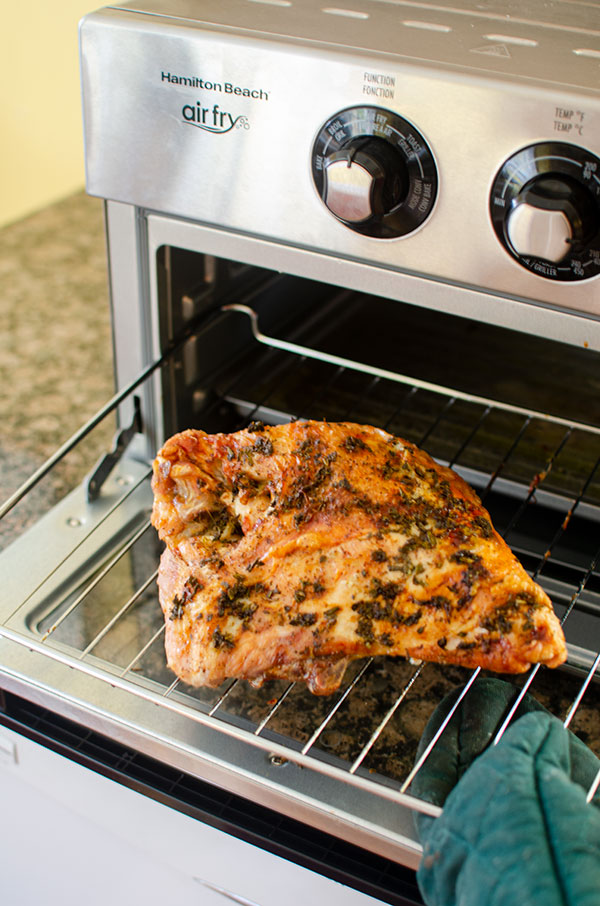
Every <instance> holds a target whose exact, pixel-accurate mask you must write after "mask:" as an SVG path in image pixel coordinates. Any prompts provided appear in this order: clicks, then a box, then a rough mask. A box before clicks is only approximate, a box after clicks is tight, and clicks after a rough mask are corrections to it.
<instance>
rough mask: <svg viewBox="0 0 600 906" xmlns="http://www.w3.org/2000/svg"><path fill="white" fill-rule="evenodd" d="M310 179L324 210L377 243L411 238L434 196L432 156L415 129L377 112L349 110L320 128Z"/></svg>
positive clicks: (382, 111) (398, 118)
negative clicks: (403, 237)
mask: <svg viewBox="0 0 600 906" xmlns="http://www.w3.org/2000/svg"><path fill="white" fill-rule="evenodd" d="M312 173H313V179H314V183H315V186H316V189H317V192H318V193H319V195H320V196H321V198H322V200H323V202H324V203H325V205H326V206H327V208H328V209H329V210H330V211H331V213H332V214H334V215H335V217H337V218H338V220H340V221H342V223H344V224H345V225H346V226H348V227H349V228H350V229H352V230H355V231H356V232H357V233H362V234H363V235H366V236H374V237H376V238H378V239H395V238H397V237H399V236H406V235H407V234H408V233H412V232H414V230H416V229H418V227H420V226H421V224H422V223H424V221H425V220H426V219H427V218H428V217H429V215H430V213H431V211H432V209H433V206H434V204H435V199H436V194H437V169H436V165H435V161H434V159H433V154H432V153H431V150H430V148H429V146H428V144H427V142H426V141H425V139H424V137H423V136H422V135H421V133H420V132H418V131H417V130H416V129H415V127H414V126H413V125H412V124H411V123H409V122H407V120H405V119H403V118H402V117H401V116H398V114H396V113H392V111H390V110H385V109H383V108H381V107H370V106H366V107H348V108H347V109H346V110H342V111H340V112H339V113H336V114H335V116H332V117H330V119H328V120H327V122H326V123H325V124H324V125H323V126H322V127H321V129H320V131H319V134H318V136H317V139H316V141H315V143H314V146H313V153H312Z"/></svg>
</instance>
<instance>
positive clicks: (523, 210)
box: [506, 176, 597, 264]
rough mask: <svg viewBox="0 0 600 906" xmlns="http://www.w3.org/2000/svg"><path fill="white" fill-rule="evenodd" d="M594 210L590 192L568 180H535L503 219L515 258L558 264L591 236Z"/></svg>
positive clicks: (549, 178) (566, 178)
mask: <svg viewBox="0 0 600 906" xmlns="http://www.w3.org/2000/svg"><path fill="white" fill-rule="evenodd" d="M595 222H596V210H595V205H594V202H593V199H592V198H591V196H590V194H589V192H588V191H587V190H586V189H585V188H584V187H583V186H581V185H580V184H579V183H578V182H576V181H575V180H573V179H569V177H567V176H538V177H536V178H534V179H533V180H532V182H531V183H530V184H528V185H526V186H525V187H524V189H523V190H522V191H521V192H519V194H518V195H517V196H516V198H515V199H514V201H513V204H512V207H511V209H510V210H509V212H508V215H507V219H506V235H507V238H508V241H509V242H510V244H511V246H512V248H513V249H514V251H515V252H516V254H517V255H522V256H527V257H531V256H533V257H535V258H542V259H543V260H544V261H551V262H553V263H555V264H558V263H559V262H560V261H563V260H564V259H565V258H566V257H567V255H568V254H569V253H570V252H571V250H572V248H573V247H574V245H575V244H576V243H579V244H581V243H585V241H586V240H587V239H589V238H591V236H592V235H593V233H594V226H595V225H597V224H596V223H595Z"/></svg>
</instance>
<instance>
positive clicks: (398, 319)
mask: <svg viewBox="0 0 600 906" xmlns="http://www.w3.org/2000/svg"><path fill="white" fill-rule="evenodd" d="M156 275H157V293H158V321H157V323H158V332H159V342H160V351H161V355H160V358H159V359H157V360H156V362H154V363H151V367H150V368H149V369H148V370H147V373H145V375H144V376H143V378H140V381H139V383H136V386H134V387H132V388H131V387H130V388H125V389H124V390H123V391H121V392H120V394H119V395H118V396H117V397H115V399H114V400H113V401H112V402H111V404H110V405H109V406H108V407H107V412H106V413H105V415H106V418H105V419H104V420H103V421H105V422H106V421H109V422H110V420H111V419H112V418H113V415H114V411H115V410H118V407H119V406H122V405H123V404H124V403H125V404H127V403H129V404H130V403H131V398H132V397H135V399H136V400H137V405H138V407H139V408H138V417H137V421H134V422H133V424H132V425H131V426H129V425H124V424H121V425H120V426H119V428H120V430H121V431H122V432H124V433H122V435H121V438H120V444H119V443H117V444H116V446H115V451H116V452H115V454H114V457H113V459H110V460H109V461H108V465H107V464H106V462H105V463H104V465H103V466H102V468H101V469H100V471H98V467H97V465H96V466H94V465H93V459H92V461H91V462H90V464H89V470H90V471H89V473H88V476H87V480H86V483H84V486H83V488H81V487H78V488H76V489H75V490H74V491H73V492H72V494H70V495H67V496H66V498H65V499H64V500H63V501H62V502H61V503H60V504H58V506H57V507H55V508H54V509H52V510H51V511H50V512H49V513H48V514H46V515H44V516H43V517H42V518H41V519H40V520H39V522H38V523H37V524H36V525H35V526H34V527H33V528H32V529H29V530H28V531H27V532H25V533H24V534H23V535H22V536H21V537H20V538H18V539H17V540H16V541H15V542H14V544H13V545H11V546H10V547H9V548H8V549H7V550H6V551H5V552H4V553H3V554H2V562H3V564H4V565H5V566H6V569H5V570H4V571H5V574H6V575H7V576H9V575H11V576H12V575H14V573H15V569H19V568H21V567H22V566H23V563H24V562H25V560H26V559H27V558H28V557H29V555H28V554H27V551H28V550H31V546H32V545H35V546H36V549H37V548H39V547H41V546H42V542H41V541H40V539H41V538H42V537H43V538H46V539H47V538H48V537H49V535H50V536H53V537H54V540H53V541H52V542H51V543H49V542H47V541H46V542H43V543H45V544H46V546H47V548H48V552H47V554H44V556H42V557H40V560H41V561H42V562H41V564H38V565H37V566H36V567H35V568H32V569H31V570H30V572H31V576H29V577H26V578H25V579H23V576H22V571H21V577H22V578H21V580H20V581H19V582H17V580H16V579H14V580H13V579H11V580H9V581H8V582H7V585H6V588H5V589H4V591H3V598H2V599H0V617H1V618H2V619H1V622H0V639H2V638H3V639H4V640H5V641H6V642H10V643H13V644H14V643H16V644H17V645H18V646H20V648H21V649H23V651H24V652H25V651H28V652H36V653H38V654H39V653H43V654H44V655H45V656H48V657H49V658H50V659H51V662H52V663H56V664H60V665H62V666H65V665H66V666H67V667H68V668H69V670H70V671H71V672H74V673H75V674H78V673H81V674H83V675H84V676H87V677H93V678H95V679H96V680H100V681H101V682H103V683H105V684H107V687H108V686H111V687H116V688H118V689H119V690H125V691H126V692H127V693H128V694H130V695H133V697H134V698H135V697H139V699H140V700H143V701H144V702H151V703H152V704H153V705H154V706H157V711H156V713H157V715H158V717H157V720H158V722H160V721H161V720H162V718H161V714H164V713H166V712H167V711H168V712H169V713H171V714H174V715H176V717H177V719H178V720H181V721H183V722H184V723H185V724H186V725H190V726H197V727H201V728H208V729H210V730H211V731H215V732H216V733H217V735H223V737H224V738H225V739H227V740H230V741H232V745H233V741H235V744H236V745H237V744H238V743H239V744H240V745H242V747H244V748H245V749H247V750H248V751H256V750H258V751H260V753H261V754H266V756H267V758H268V762H269V766H268V770H269V771H271V772H274V773H275V774H277V771H279V776H278V777H277V786H278V788H279V790H280V791H281V788H283V789H285V788H286V786H287V787H288V788H289V795H290V801H291V800H292V799H293V798H294V796H295V795H296V794H297V781H296V779H294V778H295V775H294V777H292V779H288V778H286V776H285V770H286V766H292V765H295V766H296V767H298V768H299V769H300V770H301V771H302V772H304V773H303V776H306V775H312V776H314V777H315V778H317V783H318V782H320V780H319V779H322V778H328V779H331V780H332V781H335V782H336V783H338V782H339V783H341V784H342V786H345V785H348V789H349V790H351V791H352V790H354V793H352V795H350V798H352V796H355V798H356V800H357V801H358V800H360V798H361V797H362V796H363V795H366V796H374V797H375V799H376V800H377V801H378V803H379V805H378V807H377V809H376V810H375V812H376V814H377V821H381V823H382V826H384V825H386V822H387V823H388V825H389V826H387V827H385V830H383V831H382V830H381V828H379V829H378V831H377V834H375V833H373V832H372V826H373V820H372V817H371V816H370V815H369V816H367V817H366V818H365V817H364V816H362V815H360V814H359V815H357V818H356V820H357V822H358V823H361V822H363V824H364V827H365V828H367V830H366V831H365V833H366V838H367V845H369V842H368V839H369V834H370V835H371V844H370V845H371V846H372V848H373V849H376V848H377V846H378V845H379V843H380V840H379V837H380V836H381V833H383V834H384V835H385V834H388V835H389V836H390V837H393V836H394V822H395V821H396V820H397V819H396V818H394V817H393V816H392V817H390V818H389V819H388V818H386V817H385V814H384V809H383V806H382V803H384V804H385V806H386V807H389V810H390V814H392V812H393V811H394V810H395V809H396V807H397V805H398V804H399V803H401V804H402V805H403V806H406V807H408V809H409V811H410V810H411V809H413V808H417V809H423V810H427V808H428V804H427V803H424V802H421V801H420V800H417V799H416V798H415V797H411V786H410V785H411V781H412V778H413V777H414V770H413V765H414V760H415V753H416V748H417V745H418V742H419V739H420V737H421V734H422V732H423V729H424V727H425V724H426V722H427V719H428V717H429V716H430V714H431V712H432V711H433V709H434V707H435V706H436V704H437V703H438V702H439V701H440V700H441V698H442V697H443V696H444V694H445V693H446V692H449V691H450V690H451V689H453V688H455V687H456V686H458V685H462V684H466V683H468V682H469V681H472V679H473V678H474V674H473V671H470V670H464V669H462V668H458V667H450V666H436V665H433V664H414V663H410V662H409V661H405V660H402V659H394V658H377V659H374V660H371V659H367V660H364V661H360V662H356V663H354V664H353V665H352V667H351V669H349V670H348V672H347V675H346V677H345V680H344V683H343V685H342V688H341V689H340V691H339V693H336V694H335V695H333V696H331V697H327V698H317V697H314V696H312V695H311V694H310V693H308V692H307V691H306V689H305V688H303V687H302V685H301V684H289V683H286V682H271V683H267V684H265V685H264V686H263V687H262V688H260V689H255V688H252V687H250V686H249V685H247V684H246V683H243V682H236V681H234V682H228V683H226V684H224V685H223V686H222V687H221V688H219V689H216V690H214V689H192V688H189V687H186V686H185V685H184V684H182V683H181V682H179V681H177V680H176V678H175V677H174V676H173V675H172V674H171V673H170V672H169V671H168V669H167V667H166V665H165V657H164V649H163V617H162V613H161V610H160V607H159V604H158V599H157V591H156V574H157V565H158V558H159V556H160V552H161V545H160V543H159V542H158V540H157V537H156V533H155V531H154V529H153V528H152V527H151V525H150V522H149V511H150V507H151V491H150V458H149V456H148V455H147V452H146V453H144V452H142V453H140V451H144V450H145V451H147V450H148V449H150V448H151V447H152V445H154V444H156V442H160V440H161V438H157V437H154V436H152V435H150V434H149V432H148V430H147V428H146V425H147V424H150V423H151V424H156V423H157V422H158V421H161V422H162V426H163V427H162V433H163V434H164V436H168V435H170V434H172V433H174V432H175V431H177V430H182V429H184V428H189V427H198V428H202V429H204V430H206V431H209V432H217V431H222V432H230V431H235V430H238V429H240V428H243V427H244V426H246V425H247V424H248V423H249V422H251V421H253V420H262V421H264V422H265V423H272V424H274V423H281V422H285V421H288V420H290V419H295V418H315V419H328V420H331V421H353V422H363V423H370V424H373V425H377V426H379V427H382V428H384V429H385V430H387V431H389V432H391V433H394V434H397V435H399V436H401V437H404V438H406V439H408V440H410V441H413V442H415V443H417V444H418V445H420V446H422V447H424V448H425V449H426V450H427V451H428V452H429V453H430V454H431V455H432V456H434V457H435V458H436V459H437V460H439V461H440V462H443V463H446V464H449V465H451V466H452V467H453V468H454V469H455V470H456V471H458V472H459V473H460V474H461V475H463V477H464V478H466V480H467V481H469V483H470V484H471V485H473V486H474V487H475V489H476V490H477V491H478V493H479V495H480V496H481V498H482V500H483V503H484V505H485V506H486V508H487V509H488V510H489V512H490V514H491V516H492V520H493V522H494V524H495V526H496V528H497V529H498V530H499V531H500V533H501V534H502V535H503V536H504V537H505V539H506V541H507V542H508V544H509V545H510V546H511V547H512V548H513V550H514V551H515V552H516V554H517V555H518V556H519V558H520V559H521V561H522V563H523V564H524V566H525V567H526V569H527V570H528V571H529V572H530V573H531V574H532V575H533V576H534V577H535V579H536V580H537V581H538V582H540V584H541V585H542V586H543V587H544V588H545V589H546V591H547V592H548V593H549V594H550V596H551V598H552V600H553V602H554V604H555V607H556V610H557V613H558V615H559V617H560V618H561V619H562V620H563V621H564V630H565V634H566V638H567V642H568V646H569V660H568V664H567V665H566V666H565V668H563V669H559V670H557V671H550V670H547V669H545V668H541V669H534V670H533V671H531V672H530V673H529V674H526V675H524V676H520V677H514V678H512V679H511V682H513V683H514V685H515V696H518V695H519V694H520V692H521V691H523V692H524V690H529V691H530V692H532V693H533V694H534V695H535V696H536V697H537V698H538V699H539V700H540V701H542V703H544V704H545V705H546V706H547V707H548V708H549V709H550V710H551V711H552V712H553V713H555V714H556V715H557V716H558V717H560V718H561V719H563V720H565V722H566V723H567V724H568V725H569V726H570V728H571V729H572V730H573V731H574V732H575V733H577V734H578V735H579V736H580V737H581V738H582V739H583V740H584V741H585V742H586V743H587V744H588V745H590V747H591V748H592V749H593V750H594V751H595V752H596V754H598V755H600V709H599V708H598V699H599V695H600V693H599V691H598V689H599V687H598V686H597V685H596V684H595V683H594V682H593V679H594V677H595V672H596V668H597V666H598V659H599V658H598V651H599V650H600V565H599V562H598V557H599V554H600V531H599V514H600V469H599V468H598V466H599V464H600V403H599V402H598V400H599V399H600V395H599V393H598V390H599V388H598V382H599V380H600V379H599V378H598V375H599V374H600V370H599V368H598V364H599V363H598V357H599V354H597V353H595V352H592V351H589V350H586V349H578V348H575V347H573V346H570V345H567V344H560V343H556V342H551V341H548V340H545V339H543V338H538V337H533V336H530V335H524V334H518V333H516V332H513V331H509V330H507V329H505V328H499V327H494V326H491V325H486V324H482V323H478V322H474V321H470V320H467V319H461V318H457V317H454V316H451V315H445V314H442V313H432V312H430V311H426V310H423V309H419V308H417V307H415V306H411V305H405V304H403V303H399V302H396V301H391V300H388V299H385V298H380V297H378V296H376V295H369V294H366V293H363V292H355V291H351V290H347V289H341V288H339V287H337V286H332V285H328V284H324V283H319V282H316V281H313V280H308V279H306V278H301V277H294V276H291V275H287V274H282V273H278V272H275V271H271V270H269V269H267V268H259V267H255V266H251V265H247V264H243V263H240V262H233V261H229V260H225V259H219V258H216V257H214V256H211V255H202V254H200V253H198V252H191V251H188V250H186V249H180V248H176V247H172V246H161V247H160V248H159V250H158V252H157V260H156ZM150 389H151V390H152V392H151V393H150V392H149V390H150ZM148 399H161V400H162V403H161V404H160V416H159V418H157V415H156V413H154V414H153V413H150V412H148V409H147V406H148V402H147V401H148ZM130 408H131V407H130ZM128 429H129V430H128ZM96 430H102V423H100V428H99V429H97V428H96V426H95V425H92V427H91V428H89V426H88V428H87V429H86V430H85V432H84V433H85V439H84V438H82V439H81V442H79V438H76V440H77V443H74V444H73V450H75V452H76V453H77V450H79V449H80V447H81V444H82V443H89V437H90V436H93V434H94V432H95V431H96ZM101 442H102V443H104V440H103V439H102V441H101ZM69 455H71V453H69V452H67V454H66V456H65V457H61V460H60V461H59V462H57V463H56V464H55V465H53V467H52V470H50V471H49V474H50V475H51V474H52V473H53V472H56V470H60V469H61V467H62V459H63V458H64V459H68V457H69ZM95 455H96V453H95V452H94V454H93V457H95ZM94 476H95V482H94V481H92V489H91V490H90V478H92V479H93V478H94ZM44 480H47V477H46V478H44ZM82 495H83V496H82ZM27 496H28V495H27V494H25V495H23V497H22V499H20V500H19V502H18V503H16V504H15V506H14V509H15V510H18V509H19V507H20V506H22V505H23V504H24V503H25V502H26V500H27ZM78 507H79V510H78ZM79 511H81V512H85V518H83V519H79V523H80V524H79V525H77V524H76V523H77V520H78V517H77V516H73V515H72V514H73V513H76V512H79ZM7 518H10V517H8V516H7ZM70 521H72V524H69V523H70ZM42 532H43V533H45V534H44V535H42V534H38V533H42ZM69 533H71V535H69ZM29 559H30V558H29ZM15 672H16V671H15ZM466 694H468V691H467V693H466ZM509 718H510V714H509V715H507V719H509ZM502 729H503V728H502V727H500V728H499V731H500V732H502ZM192 770H193V769H192ZM198 773H199V774H200V775H201V774H202V768H201V766H200V765H199V766H198ZM260 782H261V781H260V779H259V783H260ZM270 782H271V780H270V779H269V783H270ZM284 798H285V794H284ZM278 807H279V808H280V809H281V810H282V811H285V806H282V805H281V795H280V799H279V800H278ZM349 808H350V809H351V807H349ZM357 808H358V809H360V808H361V806H360V804H359V805H357ZM290 809H292V807H291V806H290ZM433 813H435V809H433ZM375 823H376V822H375ZM337 833H340V834H341V835H342V836H343V835H344V833H348V834H349V833H350V832H349V831H346V832H344V830H343V829H342V830H340V828H339V827H338V829H337ZM397 833H398V835H399V837H400V838H401V839H402V840H406V838H407V837H410V834H411V831H410V830H409V829H407V826H404V825H403V826H402V827H401V828H400V829H399V830H398V831H397ZM401 849H402V846H400V850H401ZM398 858H399V860H400V861H401V860H402V856H401V855H400V856H398Z"/></svg>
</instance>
